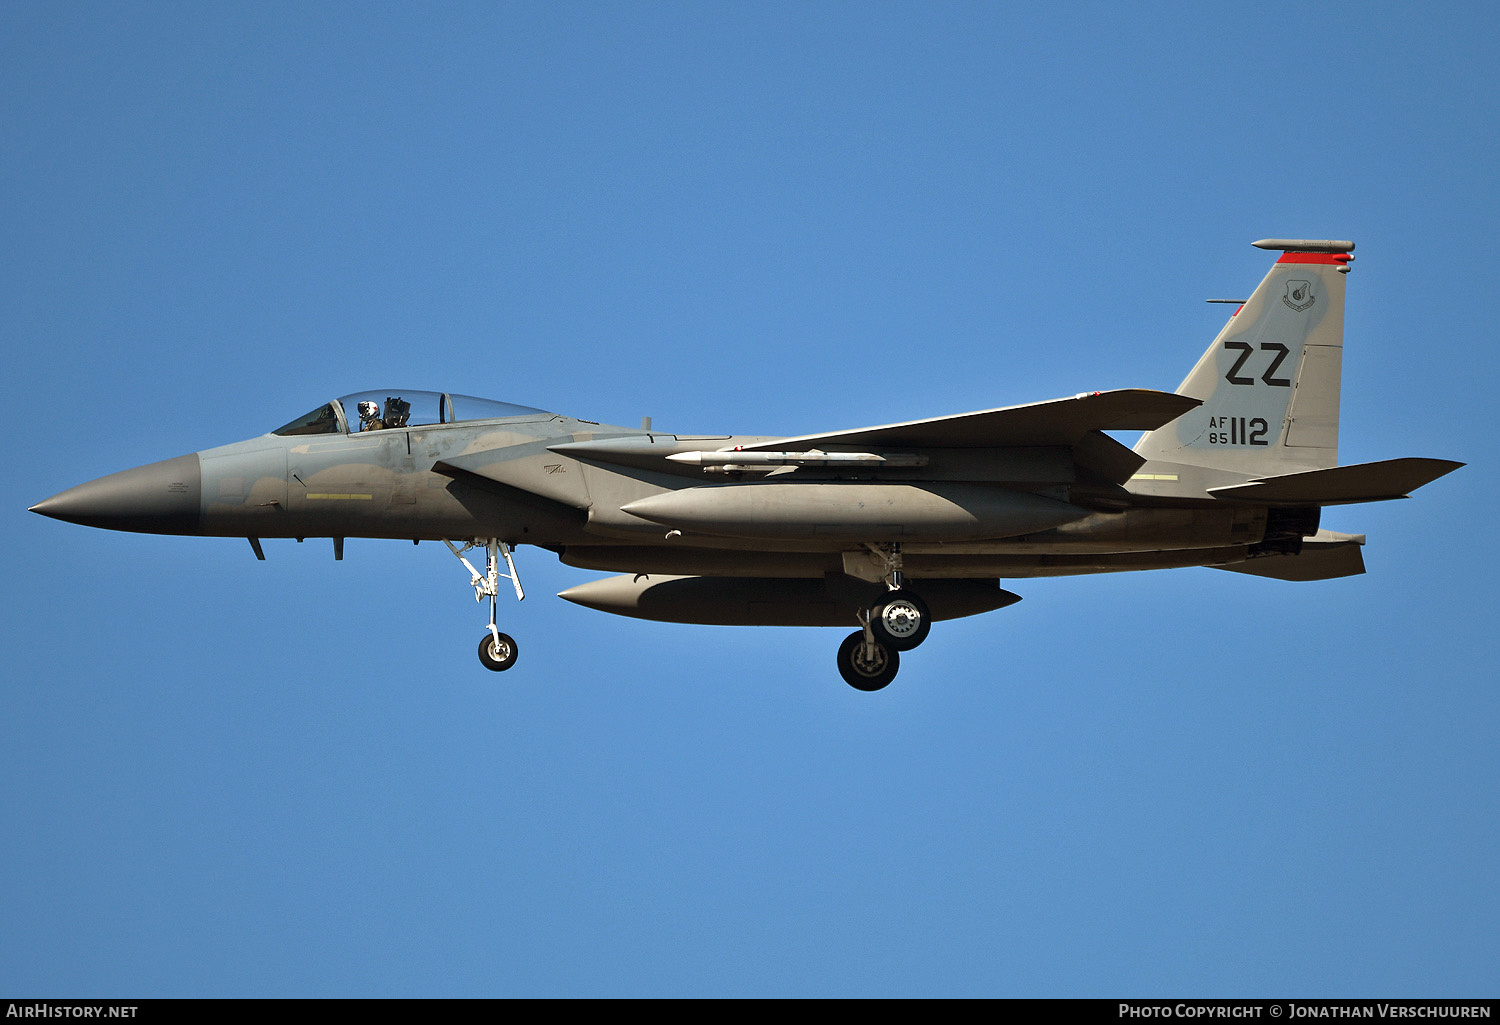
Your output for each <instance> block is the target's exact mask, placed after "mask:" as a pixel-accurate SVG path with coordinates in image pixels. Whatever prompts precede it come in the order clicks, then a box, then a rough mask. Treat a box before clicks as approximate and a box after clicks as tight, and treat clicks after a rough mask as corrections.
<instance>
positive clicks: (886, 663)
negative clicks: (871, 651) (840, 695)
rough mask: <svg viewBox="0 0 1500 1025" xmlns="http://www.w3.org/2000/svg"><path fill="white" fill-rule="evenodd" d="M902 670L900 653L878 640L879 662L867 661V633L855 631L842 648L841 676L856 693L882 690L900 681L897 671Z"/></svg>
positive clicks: (876, 660) (840, 660)
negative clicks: (897, 679)
mask: <svg viewBox="0 0 1500 1025" xmlns="http://www.w3.org/2000/svg"><path fill="white" fill-rule="evenodd" d="M900 668H901V655H900V653H899V652H897V651H894V650H892V649H891V648H888V647H886V646H885V645H884V644H881V643H879V642H878V641H877V642H876V644H875V660H874V661H873V662H866V661H865V632H864V631H863V630H856V631H854V632H853V633H852V634H850V635H849V636H848V637H846V638H844V643H843V644H840V645H839V675H840V676H842V677H843V678H844V682H845V683H847V684H848V685H849V686H851V687H853V688H854V689H855V690H865V691H873V690H880V689H881V688H882V687H884V686H885V685H886V684H888V683H890V682H891V681H892V680H894V679H895V678H896V671H897V670H898V669H900Z"/></svg>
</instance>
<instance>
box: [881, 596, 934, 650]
mask: <svg viewBox="0 0 1500 1025" xmlns="http://www.w3.org/2000/svg"><path fill="white" fill-rule="evenodd" d="M931 629H932V613H931V612H930V611H928V609H927V603H926V602H925V601H923V600H922V599H921V597H920V596H919V595H916V594H914V593H912V592H911V591H907V590H900V591H891V592H889V593H887V594H884V595H882V596H881V598H880V600H879V601H877V602H876V603H875V604H874V605H871V606H870V630H871V632H872V633H874V634H875V639H876V640H877V641H879V642H880V643H881V644H884V645H885V646H886V647H887V648H890V649H892V650H894V651H911V650H912V649H913V648H915V647H916V646H917V645H919V644H921V643H922V642H923V641H925V640H926V639H927V631H929V630H931Z"/></svg>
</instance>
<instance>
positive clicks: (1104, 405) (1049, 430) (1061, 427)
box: [744, 388, 1199, 452]
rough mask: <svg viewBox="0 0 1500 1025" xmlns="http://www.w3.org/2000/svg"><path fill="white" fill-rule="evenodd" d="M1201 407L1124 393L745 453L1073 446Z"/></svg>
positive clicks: (782, 441) (785, 442) (807, 438)
mask: <svg viewBox="0 0 1500 1025" xmlns="http://www.w3.org/2000/svg"><path fill="white" fill-rule="evenodd" d="M1197 405H1199V401H1198V400H1197V399H1190V398H1186V397H1185V396H1182V395H1174V394H1172V393H1171V392H1163V391H1151V390H1149V389H1146V388H1124V389H1120V390H1117V391H1107V392H1091V393H1086V394H1083V395H1077V396H1074V397H1073V398H1070V399H1053V400H1052V401H1050V402H1033V403H1029V404H1027V405H1024V406H1006V407H1003V408H1001V409H985V410H980V411H979V412H976V413H959V414H957V415H955V416H940V417H934V418H932V419H929V420H909V421H907V422H905V423H898V424H886V425H884V426H881V427H861V428H856V429H855V430H850V431H833V432H830V433H827V434H806V435H803V436H801V437H797V438H777V439H774V440H771V441H765V442H761V443H759V444H755V445H746V446H744V449H745V451H747V452H749V451H753V450H755V449H775V450H787V451H790V450H795V449H800V448H810V447H813V446H818V447H822V446H825V445H859V446H869V447H876V448H889V447H895V448H1005V447H1009V446H1015V445H1073V444H1075V443H1076V442H1078V441H1079V440H1080V439H1081V438H1083V436H1084V435H1086V434H1088V433H1089V432H1090V431H1154V430H1156V429H1157V428H1159V427H1162V426H1163V425H1165V424H1168V423H1171V422H1172V421H1173V420H1175V419H1177V418H1178V417H1179V416H1181V415H1182V414H1183V413H1186V412H1187V411H1188V410H1190V409H1192V408H1194V407H1195V406H1197Z"/></svg>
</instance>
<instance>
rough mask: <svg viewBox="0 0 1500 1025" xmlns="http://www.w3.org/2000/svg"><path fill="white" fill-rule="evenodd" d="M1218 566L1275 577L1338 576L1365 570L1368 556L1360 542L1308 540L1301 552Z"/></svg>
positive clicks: (1299, 579) (1313, 577) (1322, 577)
mask: <svg viewBox="0 0 1500 1025" xmlns="http://www.w3.org/2000/svg"><path fill="white" fill-rule="evenodd" d="M1215 569H1224V570H1228V571H1229V572H1231V573H1247V574H1249V575H1250V576H1256V577H1269V578H1271V579H1273V580H1294V581H1299V582H1302V581H1308V580H1334V579H1337V578H1338V577H1353V576H1358V575H1359V574H1361V573H1363V572H1364V571H1365V556H1364V553H1363V552H1362V551H1361V550H1360V546H1359V544H1358V543H1357V542H1349V543H1345V544H1327V545H1325V544H1318V543H1315V542H1312V541H1304V542H1303V543H1302V553H1301V554H1300V555H1265V556H1262V557H1260V558H1258V559H1250V560H1249V561H1248V562H1241V563H1236V564H1235V565H1233V566H1216V567H1215Z"/></svg>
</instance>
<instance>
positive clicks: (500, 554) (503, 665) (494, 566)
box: [443, 537, 526, 673]
mask: <svg viewBox="0 0 1500 1025" xmlns="http://www.w3.org/2000/svg"><path fill="white" fill-rule="evenodd" d="M443 544H445V545H447V546H448V550H449V551H450V552H452V553H453V554H454V555H456V556H457V557H458V561H459V562H461V563H463V564H464V566H466V567H467V568H468V570H469V584H470V586H472V587H473V588H474V600H475V601H476V602H477V601H483V600H484V599H485V598H486V597H488V598H489V599H490V627H489V633H487V634H485V635H484V637H482V638H481V639H480V641H479V661H480V664H482V665H483V666H484V667H485V668H486V669H489V670H491V671H492V672H496V673H503V672H504V671H505V670H507V669H509V668H510V667H511V666H513V665H515V664H516V656H517V655H518V654H519V649H518V647H517V645H516V642H515V638H513V637H511V636H510V635H509V634H503V633H501V632H500V630H499V628H498V627H496V625H495V599H496V598H497V597H498V596H499V594H500V578H501V577H505V578H507V579H508V580H510V582H511V584H512V585H513V586H514V587H515V589H516V601H525V600H526V592H525V591H523V590H522V589H521V578H520V576H519V575H517V573H516V564H515V563H514V562H513V561H512V560H511V557H510V545H508V544H506V543H505V542H504V541H501V540H500V539H498V538H493V537H492V538H488V539H483V540H477V541H470V542H468V543H466V544H465V545H464V546H463V547H462V548H459V547H457V546H455V545H454V543H453V542H452V541H448V540H444V541H443ZM481 546H483V547H484V550H485V572H484V573H483V574H481V573H480V572H479V571H478V570H477V569H475V568H474V565H473V563H471V562H469V560H468V559H465V558H464V552H467V551H468V550H469V549H471V548H479V547H481ZM501 558H504V559H505V566H506V568H507V569H509V570H510V572H509V573H501V572H500V559H501Z"/></svg>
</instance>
